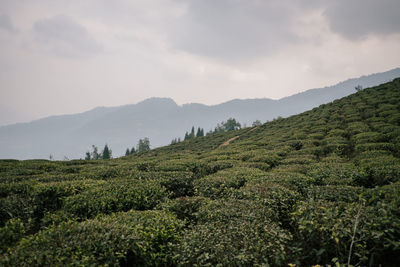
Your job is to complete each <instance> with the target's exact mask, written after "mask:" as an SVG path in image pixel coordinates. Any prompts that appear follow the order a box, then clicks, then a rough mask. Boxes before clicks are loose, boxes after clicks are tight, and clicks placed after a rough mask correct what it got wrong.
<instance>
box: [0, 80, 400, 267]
mask: <svg viewBox="0 0 400 267" xmlns="http://www.w3.org/2000/svg"><path fill="white" fill-rule="evenodd" d="M149 101H154V102H156V103H158V104H161V105H165V106H166V107H169V109H170V110H171V112H173V111H174V110H175V109H176V107H174V103H173V102H171V101H170V100H165V99H164V100H163V99H161V100H160V99H152V100H149ZM144 107H147V105H145V104H143V105H142V107H141V106H140V105H138V106H136V108H138V109H140V110H142V108H144ZM198 107H200V106H198ZM164 109H168V108H165V107H164V108H163V110H164ZM151 110H152V109H151ZM147 111H148V110H147ZM399 111H400V78H398V79H395V80H394V81H392V82H389V83H385V84H382V85H380V86H377V87H373V88H367V89H365V90H361V91H359V92H357V93H354V94H351V95H349V96H347V97H344V98H342V99H339V100H335V101H333V102H330V103H328V104H323V105H320V106H319V107H316V108H313V109H312V110H309V111H306V112H303V113H301V114H297V115H294V116H290V117H288V118H278V119H275V120H273V121H271V122H267V123H265V124H263V125H260V126H255V127H247V128H243V129H240V130H235V131H227V132H217V133H213V134H210V135H207V136H204V137H196V138H194V139H192V140H185V141H183V142H178V143H176V144H172V145H169V146H164V147H160V148H157V149H153V150H150V151H148V152H144V153H135V154H134V155H130V156H126V157H121V158H117V159H109V160H71V161H48V160H27V161H17V160H0V177H1V179H0V234H1V237H2V238H0V266H64V265H65V266H71V265H74V266H75V265H79V266H106V265H107V266H332V265H335V266H398V265H399V262H400V253H399V248H400V112H399ZM98 112H99V113H101V112H103V110H98ZM110 114H111V113H107V114H105V115H104V116H109V115H110ZM123 114H125V113H124V112H123ZM133 114H136V113H135V112H133ZM92 115H99V114H92Z"/></svg>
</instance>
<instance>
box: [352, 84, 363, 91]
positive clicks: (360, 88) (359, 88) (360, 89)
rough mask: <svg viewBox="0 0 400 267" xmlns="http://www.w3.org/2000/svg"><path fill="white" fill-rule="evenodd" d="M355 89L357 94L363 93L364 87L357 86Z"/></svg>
mask: <svg viewBox="0 0 400 267" xmlns="http://www.w3.org/2000/svg"><path fill="white" fill-rule="evenodd" d="M354 89H356V91H357V92H359V91H362V89H363V87H362V86H361V85H357V86H356V87H354Z"/></svg>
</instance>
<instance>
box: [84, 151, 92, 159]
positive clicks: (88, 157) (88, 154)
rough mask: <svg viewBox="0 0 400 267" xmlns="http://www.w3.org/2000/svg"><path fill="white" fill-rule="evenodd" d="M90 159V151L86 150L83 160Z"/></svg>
mask: <svg viewBox="0 0 400 267" xmlns="http://www.w3.org/2000/svg"><path fill="white" fill-rule="evenodd" d="M90 159H91V157H90V152H89V151H88V152H86V156H85V160H90Z"/></svg>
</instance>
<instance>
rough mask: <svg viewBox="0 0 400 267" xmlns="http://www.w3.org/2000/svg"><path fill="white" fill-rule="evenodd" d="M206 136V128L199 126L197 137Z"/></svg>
mask: <svg viewBox="0 0 400 267" xmlns="http://www.w3.org/2000/svg"><path fill="white" fill-rule="evenodd" d="M201 136H204V129H202V128H200V127H199V128H197V133H196V137H201Z"/></svg>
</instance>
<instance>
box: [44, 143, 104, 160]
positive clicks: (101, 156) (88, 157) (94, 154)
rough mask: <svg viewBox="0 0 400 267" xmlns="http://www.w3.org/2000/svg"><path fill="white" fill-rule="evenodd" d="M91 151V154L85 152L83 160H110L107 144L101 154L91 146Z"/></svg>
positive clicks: (95, 147)
mask: <svg viewBox="0 0 400 267" xmlns="http://www.w3.org/2000/svg"><path fill="white" fill-rule="evenodd" d="M92 149H93V151H92V152H89V151H87V152H86V156H85V160H91V159H111V158H112V151H111V149H109V148H108V145H107V144H106V145H105V146H104V148H103V151H101V152H99V149H98V148H97V146H95V145H92ZM50 160H51V159H50Z"/></svg>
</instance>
